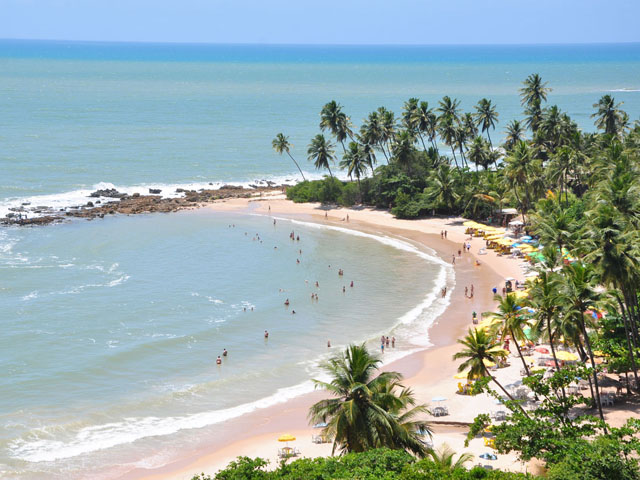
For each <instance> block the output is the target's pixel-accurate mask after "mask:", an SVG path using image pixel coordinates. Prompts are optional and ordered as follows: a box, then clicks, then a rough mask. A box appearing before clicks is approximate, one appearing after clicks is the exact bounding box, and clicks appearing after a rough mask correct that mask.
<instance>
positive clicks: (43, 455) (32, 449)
mask: <svg viewBox="0 0 640 480" xmlns="http://www.w3.org/2000/svg"><path fill="white" fill-rule="evenodd" d="M313 389H314V385H313V382H311V381H310V380H309V381H306V382H303V383H300V384H298V385H294V386H292V387H286V388H281V389H279V390H278V391H276V393H274V394H273V395H270V396H268V397H265V398H262V399H260V400H256V401H255V402H250V403H245V404H242V405H238V406H236V407H231V408H226V409H222V410H213V411H208V412H201V413H195V414H192V415H185V416H181V417H166V418H158V417H133V418H125V419H124V420H123V421H121V422H113V423H107V424H103V425H95V426H91V427H85V428H82V429H81V430H79V431H78V432H77V433H76V434H75V435H74V437H73V439H71V440H70V441H68V442H63V441H60V440H52V439H45V438H41V437H43V436H47V433H46V430H45V429H41V430H39V431H38V433H36V434H32V436H33V437H34V438H30V439H28V440H22V439H21V440H15V441H13V442H12V443H11V444H10V445H9V451H10V452H11V455H12V457H14V458H17V459H20V460H25V461H28V462H52V461H55V460H59V459H64V458H71V457H75V456H78V455H82V454H85V453H89V452H94V451H97V450H104V449H107V448H111V447H115V446H117V445H122V444H126V443H132V442H135V441H136V440H140V439H142V438H146V437H154V436H161V435H171V434H173V433H176V432H178V431H180V430H187V429H194V428H203V427H206V426H209V425H213V424H216V423H220V422H224V421H227V420H231V419H232V418H236V417H239V416H241V415H246V414H248V413H251V412H253V411H255V410H257V409H261V408H267V407H271V406H273V405H277V404H279V403H284V402H286V401H288V400H290V399H292V398H295V397H298V396H300V395H304V394H305V393H309V392H311V391H313Z"/></svg>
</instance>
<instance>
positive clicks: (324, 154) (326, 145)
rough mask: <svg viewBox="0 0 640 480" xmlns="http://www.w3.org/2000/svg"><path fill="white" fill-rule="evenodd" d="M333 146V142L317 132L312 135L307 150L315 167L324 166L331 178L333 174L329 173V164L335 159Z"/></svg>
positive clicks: (319, 168)
mask: <svg viewBox="0 0 640 480" xmlns="http://www.w3.org/2000/svg"><path fill="white" fill-rule="evenodd" d="M333 148H334V146H333V144H332V143H331V142H330V141H328V140H327V139H326V138H324V135H322V134H321V133H319V134H318V135H316V136H315V137H313V140H311V143H310V144H309V148H308V150H307V155H308V156H309V157H308V159H309V160H310V161H313V164H314V165H315V167H316V168H317V169H318V170H321V169H323V168H326V169H327V170H329V176H331V177H332V178H333V174H332V173H331V166H330V165H329V164H330V163H331V162H333V161H334V160H335V155H334V153H335V151H334V149H333Z"/></svg>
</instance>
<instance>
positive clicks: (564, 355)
mask: <svg viewBox="0 0 640 480" xmlns="http://www.w3.org/2000/svg"><path fill="white" fill-rule="evenodd" d="M547 353H549V352H547ZM556 358H557V359H558V360H565V361H574V360H578V359H579V358H580V357H579V356H578V355H577V354H575V353H572V352H566V351H564V350H560V351H559V352H556Z"/></svg>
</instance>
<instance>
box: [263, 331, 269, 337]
mask: <svg viewBox="0 0 640 480" xmlns="http://www.w3.org/2000/svg"><path fill="white" fill-rule="evenodd" d="M264 338H269V332H268V331H266V330H265V331H264Z"/></svg>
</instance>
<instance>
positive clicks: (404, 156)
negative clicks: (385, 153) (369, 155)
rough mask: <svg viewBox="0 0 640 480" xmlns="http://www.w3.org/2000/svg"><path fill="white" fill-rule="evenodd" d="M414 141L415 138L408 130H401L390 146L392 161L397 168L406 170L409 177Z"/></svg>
mask: <svg viewBox="0 0 640 480" xmlns="http://www.w3.org/2000/svg"><path fill="white" fill-rule="evenodd" d="M415 141H416V139H415V137H414V136H413V135H412V133H411V132H410V131H409V130H402V131H401V132H400V133H398V135H396V137H395V139H394V141H393V143H392V144H391V154H392V155H393V156H392V158H393V160H394V161H395V163H396V164H397V165H398V166H400V167H401V168H403V169H405V170H407V173H409V175H411V157H412V155H413V152H414V150H415V149H414V147H413V145H414V143H415Z"/></svg>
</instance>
